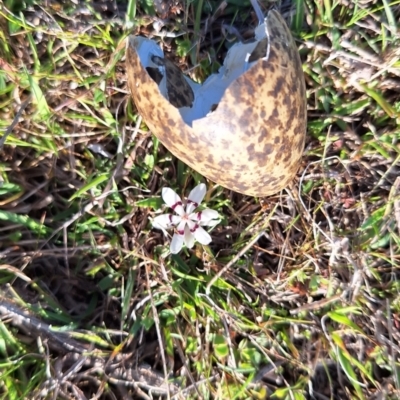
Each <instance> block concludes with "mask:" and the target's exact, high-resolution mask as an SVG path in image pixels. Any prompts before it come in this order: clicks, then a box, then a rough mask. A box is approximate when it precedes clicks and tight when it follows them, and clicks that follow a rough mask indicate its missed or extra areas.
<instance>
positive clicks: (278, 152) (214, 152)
mask: <svg viewBox="0 0 400 400" xmlns="http://www.w3.org/2000/svg"><path fill="white" fill-rule="evenodd" d="M265 23H266V32H267V39H265V40H269V44H270V46H269V50H268V54H267V56H266V57H264V58H260V59H258V61H257V62H256V63H254V65H253V66H252V67H251V68H249V69H248V70H247V71H246V72H244V73H243V74H242V75H240V76H239V77H238V78H237V79H236V80H234V81H233V82H232V83H231V84H230V86H229V87H228V88H227V89H226V91H225V92H224V94H223V96H222V98H221V101H220V102H219V104H218V107H217V108H216V110H215V111H213V112H211V113H209V114H208V115H207V116H205V117H203V118H200V119H197V120H195V121H193V126H192V127H190V126H189V125H187V124H186V123H185V122H184V121H183V119H182V117H181V114H180V112H179V110H178V109H177V108H175V107H174V106H172V105H171V104H170V103H169V101H168V100H167V99H166V98H165V97H164V96H163V95H162V94H161V93H160V90H159V88H158V86H157V84H156V83H155V82H154V81H153V79H151V78H150V76H149V75H148V73H147V71H146V69H145V68H144V67H143V66H142V64H141V62H140V58H139V56H138V54H137V52H136V49H135V46H134V40H133V39H132V37H130V38H129V42H128V45H127V51H126V64H127V73H128V84H129V87H130V91H131V94H132V97H133V99H134V102H135V104H136V107H137V109H138V111H139V113H140V114H141V116H142V117H143V119H144V121H145V122H146V124H147V125H148V127H149V128H150V130H151V131H152V133H153V134H154V135H155V136H157V137H158V138H159V139H160V141H161V142H162V143H163V144H164V145H165V146H166V147H167V148H168V149H169V151H171V153H172V154H174V155H175V156H176V157H178V158H179V159H180V160H182V161H183V162H185V163H186V164H188V165H189V166H190V167H191V168H193V169H195V170H196V171H198V172H199V173H201V174H202V175H204V176H205V177H207V178H209V179H210V180H212V181H214V182H216V183H219V184H220V185H222V186H224V187H226V188H228V189H231V190H234V191H236V192H239V193H243V194H246V195H251V196H269V195H272V194H274V193H276V192H278V191H280V190H282V189H283V188H285V187H286V186H287V185H288V184H289V183H290V181H291V180H292V179H293V177H294V176H295V174H296V172H297V170H298V168H299V165H300V160H301V157H302V154H303V149H304V142H305V135H306V126H307V111H306V90H305V83H304V76H303V70H302V64H301V61H300V56H299V53H298V50H297V47H296V45H295V42H294V40H293V37H292V35H291V33H290V30H289V29H288V27H287V26H286V23H285V21H284V20H283V19H282V17H281V16H280V14H279V13H278V12H276V11H270V12H269V13H268V15H267V17H266V21H265Z"/></svg>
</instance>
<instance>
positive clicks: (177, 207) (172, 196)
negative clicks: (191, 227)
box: [161, 187, 185, 215]
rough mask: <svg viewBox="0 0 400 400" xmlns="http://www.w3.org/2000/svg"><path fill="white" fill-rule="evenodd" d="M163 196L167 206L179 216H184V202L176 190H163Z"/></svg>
mask: <svg viewBox="0 0 400 400" xmlns="http://www.w3.org/2000/svg"><path fill="white" fill-rule="evenodd" d="M161 196H162V198H163V200H164V202H165V204H166V205H167V206H169V207H171V208H172V209H173V210H174V211H175V212H176V213H177V214H178V215H183V214H184V213H185V210H184V209H183V206H182V200H181V198H180V197H179V196H178V195H177V194H176V192H175V191H174V190H172V189H171V188H168V187H166V188H163V190H162V192H161Z"/></svg>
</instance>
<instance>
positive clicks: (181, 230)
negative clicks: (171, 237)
mask: <svg viewBox="0 0 400 400" xmlns="http://www.w3.org/2000/svg"><path fill="white" fill-rule="evenodd" d="M186 224H187V221H185V220H181V222H179V224H178V226H177V227H176V230H177V231H178V233H179V234H180V235H182V236H183V235H184V234H185V226H186Z"/></svg>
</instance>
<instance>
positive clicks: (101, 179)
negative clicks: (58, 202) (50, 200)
mask: <svg viewBox="0 0 400 400" xmlns="http://www.w3.org/2000/svg"><path fill="white" fill-rule="evenodd" d="M109 176H110V174H108V173H107V174H101V175H99V176H98V177H97V178H95V179H93V180H92V181H91V182H89V183H88V184H86V185H85V186H83V187H81V188H80V189H79V190H78V191H76V192H75V193H74V194H73V195H72V196H71V197H70V199H69V201H72V200H74V199H76V198H77V197H80V196H81V195H82V194H83V193H86V192H87V191H89V190H90V189H92V188H94V187H96V186H97V185H100V183H103V182H104V181H107V180H108V179H109Z"/></svg>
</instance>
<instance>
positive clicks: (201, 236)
mask: <svg viewBox="0 0 400 400" xmlns="http://www.w3.org/2000/svg"><path fill="white" fill-rule="evenodd" d="M194 237H195V238H196V240H197V241H198V242H199V243H201V244H209V243H211V240H212V239H211V236H210V235H209V234H208V233H207V232H206V231H205V230H204V229H203V228H202V227H201V226H199V227H197V229H196V230H195V231H194Z"/></svg>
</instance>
